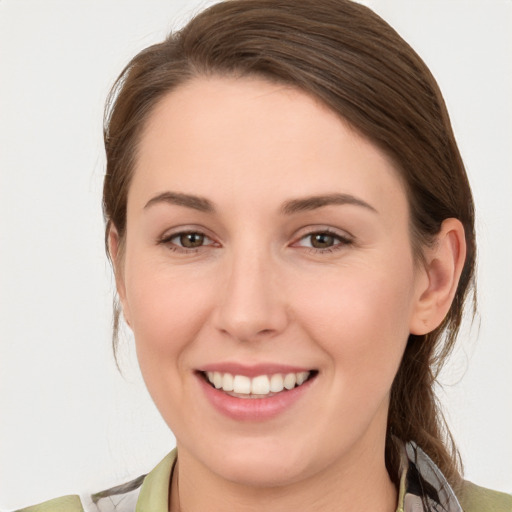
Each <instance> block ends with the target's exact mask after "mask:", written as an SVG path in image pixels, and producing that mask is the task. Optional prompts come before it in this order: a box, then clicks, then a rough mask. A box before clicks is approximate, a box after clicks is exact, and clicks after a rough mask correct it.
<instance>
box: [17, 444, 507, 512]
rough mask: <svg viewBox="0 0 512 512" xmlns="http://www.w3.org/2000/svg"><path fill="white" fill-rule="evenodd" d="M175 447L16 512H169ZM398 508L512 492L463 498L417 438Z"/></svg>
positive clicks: (418, 509)
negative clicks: (143, 471)
mask: <svg viewBox="0 0 512 512" xmlns="http://www.w3.org/2000/svg"><path fill="white" fill-rule="evenodd" d="M176 456H177V454H176V450H173V451H172V452H171V453H169V454H168V455H167V456H166V457H165V458H164V459H163V460H162V461H161V462H160V464H158V466H156V468H155V469H153V471H151V472H150V473H148V474H147V475H142V476H140V477H139V478H136V479H135V480H132V481H130V482H128V483H126V484H123V485H119V486H117V487H112V488H111V489H108V490H106V491H102V492H99V493H95V494H88V495H82V496H77V495H73V496H64V497H62V498H57V499H55V500H51V501H47V502H45V503H42V504H40V505H35V506H33V507H28V508H24V509H22V510H20V511H18V512H168V503H169V482H170V481H171V476H172V471H173V469H174V466H175V463H176ZM396 512H512V496H510V495H508V494H504V493H500V492H496V491H490V490H488V489H483V488H482V487H478V486H476V485H474V484H471V483H470V482H464V485H463V490H462V493H461V501H460V502H459V499H458V498H457V496H455V493H454V491H453V490H452V488H451V487H450V485H449V484H448V482H447V480H446V478H445V477H444V476H443V474H442V473H441V471H440V470H439V468H438V467H437V466H436V465H435V464H434V462H433V461H432V460H431V459H430V458H429V457H428V455H427V454H426V453H425V452H424V451H423V450H422V449H421V448H420V447H419V446H417V445H416V444H415V443H413V442H410V443H407V444H406V445H403V447H402V453H401V468H400V488H399V492H398V506H397V509H396Z"/></svg>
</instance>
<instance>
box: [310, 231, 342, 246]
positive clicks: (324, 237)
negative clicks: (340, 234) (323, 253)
mask: <svg viewBox="0 0 512 512" xmlns="http://www.w3.org/2000/svg"><path fill="white" fill-rule="evenodd" d="M309 237H310V240H311V247H314V248H315V249H328V248H329V247H332V246H333V245H335V243H336V241H337V237H335V236H333V235H330V234H329V233H313V234H312V235H309Z"/></svg>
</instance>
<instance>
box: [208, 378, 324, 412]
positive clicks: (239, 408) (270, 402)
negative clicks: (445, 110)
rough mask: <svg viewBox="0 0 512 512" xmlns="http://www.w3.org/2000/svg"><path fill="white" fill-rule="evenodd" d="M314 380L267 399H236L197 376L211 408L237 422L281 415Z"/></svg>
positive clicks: (302, 394)
mask: <svg viewBox="0 0 512 512" xmlns="http://www.w3.org/2000/svg"><path fill="white" fill-rule="evenodd" d="M315 378H316V377H314V378H312V379H309V380H307V381H306V382H304V384H302V385H300V386H297V387H295V388H293V389H290V390H288V391H282V392H281V393H277V394H275V395H273V396H270V397H268V398H237V397H235V396H231V395H228V394H227V393H225V392H224V391H222V390H219V389H216V388H214V387H213V386H212V385H210V384H209V383H208V382H206V380H205V379H204V377H203V376H202V375H200V374H199V375H198V379H199V381H200V384H201V386H202V388H203V390H204V393H205V395H206V397H207V399H208V400H209V401H210V403H211V404H212V405H213V407H214V408H215V409H217V411H219V412H220V413H222V414H223V415H225V416H227V417H229V418H232V419H234V420H237V421H265V420H269V419H271V418H274V417H276V416H278V415H279V414H282V413H283V412H285V411H286V410H287V409H289V408H290V407H292V405H293V404H294V403H295V402H297V400H299V399H300V398H301V397H302V396H304V394H305V393H306V392H307V391H308V389H309V388H310V387H311V384H312V382H313V381H314V380H315Z"/></svg>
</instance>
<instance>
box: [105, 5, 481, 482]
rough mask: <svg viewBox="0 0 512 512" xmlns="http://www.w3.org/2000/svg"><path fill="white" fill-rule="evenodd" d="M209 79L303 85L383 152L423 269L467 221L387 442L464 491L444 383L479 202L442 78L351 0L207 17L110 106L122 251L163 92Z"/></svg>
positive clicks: (230, 8) (390, 459)
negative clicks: (150, 124) (440, 306)
mask: <svg viewBox="0 0 512 512" xmlns="http://www.w3.org/2000/svg"><path fill="white" fill-rule="evenodd" d="M207 76H230V77H234V78H237V77H260V78H264V79H267V80H269V81H272V82H276V83H283V84H286V85H289V86H292V87H295V88H298V89H300V90H302V91H304V92H306V93H308V94H310V95H312V96H313V97H315V98H316V99H317V100H319V101H320V102H322V103H323V104H325V105H326V106H327V107H328V108H330V109H331V110H332V111H333V112H335V113H337V114H338V115H339V116H340V118H342V119H343V120H345V121H346V122H348V123H349V124H350V125H351V126H352V127H353V128H354V129H355V130H356V131H358V132H359V133H360V134H362V135H363V136H364V137H366V138H367V139H368V140H370V141H371V142H372V143H374V144H376V145H377V146H378V147H380V148H381V149H382V150H383V151H384V152H385V153H386V154H387V155H388V156H389V157H390V158H391V159H392V161H393V162H394V165H395V168H396V171H397V173H398V175H399V176H400V178H401V180H402V182H403V183H404V185H405V189H406V192H407V196H408V203H409V210H410V232H411V241H412V242H411V243H412V247H413V252H414V255H415V258H416V259H417V261H418V263H421V261H422V248H424V247H425V246H428V245H429V244H432V243H433V240H434V238H435V235H436V234H437V233H439V230H440V227H441V223H442V222H443V220H445V219H447V218H452V217H453V218H457V219H459V220H460V221H461V222H462V224H463V226H464V230H465V238H466V244H467V256H466V261H465V264H464V268H463V271H462V275H461V278H460V281H459V284H458V289H457V292H456V295H455V298H454V300H453V303H452V305H451V308H450V310H449V312H448V314H447V316H446V317H445V319H444V321H443V322H442V323H441V325H440V326H439V327H438V328H437V329H435V330H434V331H432V332H430V333H428V334H426V335H422V336H419V335H410V337H409V340H408V343H407V347H406V350H405V353H404V356H403V359H402V361H401V365H400V367H399V370H398V373H397V375H396V378H395V380H394V382H393V385H392V389H391V400H390V410H389V419H388V426H387V437H386V465H387V468H388V471H389V473H390V476H391V478H392V479H393V480H394V481H395V482H396V483H398V482H397V477H398V469H399V457H398V449H397V446H395V445H396V441H397V440H400V441H405V442H407V441H411V440H412V441H415V442H416V443H417V444H418V445H419V446H421V447H422V449H423V450H424V451H425V452H426V453H427V454H428V455H429V456H430V457H431V458H432V459H433V461H434V462H435V463H436V464H437V465H438V466H439V467H440V469H441V471H442V472H443V473H444V474H445V476H446V477H447V478H448V480H449V482H450V483H451V484H452V485H454V486H458V484H459V483H460V479H461V472H462V467H461V463H460V457H459V455H458V452H457V450H456V447H455V444H454V442H453V439H452V437H451V435H450V432H449V430H448V428H447V426H446V423H445V421H444V418H443V415H442V412H441V409H440V406H439V403H438V401H437V398H436V395H435V385H436V380H437V377H438V374H439V371H440V369H441V368H442V366H443V364H444V363H445V361H446V359H447V357H448V355H449V353H450V351H451V349H452V347H453V345H454V343H455V339H456V336H457V333H458V331H459V328H460V325H461V320H462V316H463V311H464V306H465V304H466V303H469V305H470V306H472V311H473V313H474V308H475V297H474V293H471V292H474V269H475V253H476V250H475V233H474V206H473V199H472V194H471V190H470V187H469V183H468V179H467V175H466V172H465V169H464V164H463V162H462V159H461V156H460V154H459V151H458V148H457V144H456V141H455V137H454V135H453V131H452V128H451V123H450V119H449V116H448V112H447V109H446V106H445V103H444V101H443V98H442V95H441V92H440V90H439V87H438V85H437V83H436V81H435V79H434V77H433V76H432V74H431V73H430V71H429V69H428V68H427V66H426V65H425V63H424V62H423V61H422V60H421V58H420V57H419V56H418V55H417V54H416V52H415V51H414V50H413V49H412V48H411V47H410V46H409V45H408V44H407V43H406V42H405V41H404V40H403V39H402V38H401V37H400V35H399V34H398V33H397V32H396V31H395V30H394V29H393V28H392V27H390V26H389V25H388V24H387V23H386V22H385V21H384V20H382V19H381V18H380V17H379V16H378V15H376V14H375V13H374V12H373V11H371V10H370V9H368V8H367V7H364V6H362V5H360V4H357V3H355V2H352V1H349V0H300V1H297V0H227V1H224V2H221V3H218V4H215V5H213V6H212V7H210V8H208V9H206V10H204V11H202V12H201V13H199V14H198V15H197V16H195V17H194V18H193V19H192V20H191V21H190V22H189V23H188V24H187V25H186V26H185V27H184V28H182V29H181V30H179V31H176V32H173V33H171V34H170V35H169V36H168V37H167V38H166V39H165V40H164V41H163V42H162V43H159V44H155V45H153V46H151V47H149V48H146V49H145V50H143V51H141V52H140V53H139V54H138V55H136V56H135V57H134V58H133V59H132V60H131V62H130V63H129V64H128V65H127V66H126V67H125V69H124V70H123V71H122V73H121V74H120V76H119V78H118V79H117V81H116V83H115V85H114V87H113V89H112V91H111V93H110V96H109V99H108V101H107V107H106V110H105V123H104V140H105V149H106V156H107V168H106V174H105V181H104V194H103V208H104V215H105V220H106V236H107V238H108V233H109V231H110V229H111V228H112V227H115V229H116V230H117V232H118V234H119V237H120V241H121V245H120V247H121V250H120V253H122V247H123V240H124V236H125V233H126V206H127V195H128V189H129V187H130V182H131V178H132V174H133V169H134V163H135V160H136V156H137V147H138V142H139V140H140V136H141V132H142V130H143V129H144V126H145V123H146V121H147V119H148V117H149V116H150V114H151V112H152V110H153V109H154V108H155V105H156V104H157V103H158V102H159V100H160V99H161V98H162V97H163V96H164V95H166V94H168V93H169V92H171V91H172V90H173V89H175V88H176V87H178V86H179V85H182V84H184V83H186V82H187V81H189V80H192V79H194V78H196V77H207ZM107 251H108V247H107ZM121 257H122V255H121ZM114 309H115V310H114V337H113V339H114V348H115V346H116V341H117V332H118V327H119V316H120V310H119V306H118V304H117V302H116V301H115V308H114Z"/></svg>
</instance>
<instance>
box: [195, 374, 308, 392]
mask: <svg viewBox="0 0 512 512" xmlns="http://www.w3.org/2000/svg"><path fill="white" fill-rule="evenodd" d="M313 373H314V372H311V371H303V372H295V373H293V372H291V373H286V374H282V373H274V374H271V375H257V376H255V377H252V378H251V377H248V376H246V375H233V374H231V373H227V372H218V371H208V372H203V375H204V376H205V378H206V379H207V381H208V382H209V383H210V384H211V385H212V386H214V387H215V388H216V389H219V390H222V391H224V392H225V393H227V394H228V395H230V396H234V397H237V398H269V397H271V396H274V395H276V394H278V393H281V392H283V391H284V390H287V391H289V390H292V389H294V388H295V387H299V386H301V385H302V384H304V382H306V381H307V380H308V379H309V378H310V377H311V376H312V374H313Z"/></svg>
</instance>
